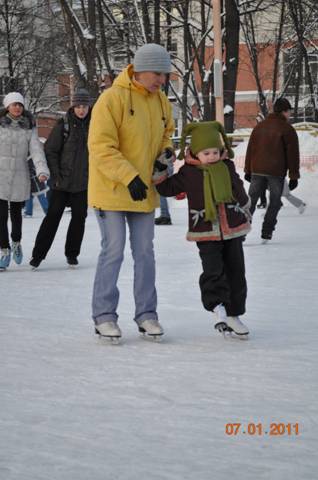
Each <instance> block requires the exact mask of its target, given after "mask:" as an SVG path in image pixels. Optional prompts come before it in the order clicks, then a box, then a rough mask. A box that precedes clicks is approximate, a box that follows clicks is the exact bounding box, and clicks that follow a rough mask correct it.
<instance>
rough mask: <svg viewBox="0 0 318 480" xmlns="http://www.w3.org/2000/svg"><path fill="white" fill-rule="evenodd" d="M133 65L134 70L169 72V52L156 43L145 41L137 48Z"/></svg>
mask: <svg viewBox="0 0 318 480" xmlns="http://www.w3.org/2000/svg"><path fill="white" fill-rule="evenodd" d="M133 65H134V71H135V72H158V73H170V72H171V59H170V54H169V53H168V52H167V50H166V49H165V48H163V47H162V46H161V45H158V44H157V43H146V44H145V45H143V46H142V47H140V48H138V50H137V51H136V53H135V58H134V62H133Z"/></svg>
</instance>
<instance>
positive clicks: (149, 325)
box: [138, 318, 164, 341]
mask: <svg viewBox="0 0 318 480" xmlns="http://www.w3.org/2000/svg"><path fill="white" fill-rule="evenodd" d="M138 328H139V332H140V333H142V334H143V336H148V337H151V338H152V339H153V340H156V341H160V340H161V338H162V335H163V334H164V331H163V328H162V326H161V325H160V323H159V322H158V320H155V319H154V318H152V319H150V320H144V321H143V322H141V323H140V324H139V325H138Z"/></svg>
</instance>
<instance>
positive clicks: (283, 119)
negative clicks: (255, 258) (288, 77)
mask: <svg viewBox="0 0 318 480" xmlns="http://www.w3.org/2000/svg"><path fill="white" fill-rule="evenodd" d="M291 110H292V106H291V104H290V103H289V101H288V100H287V99H285V98H279V99H278V100H276V102H275V103H274V113H271V114H270V115H268V117H267V118H266V119H265V120H264V121H263V122H261V123H259V124H258V125H257V126H256V127H255V128H254V130H253V131H252V134H251V137H250V140H249V144H248V147H247V152H246V158H245V179H246V180H247V181H249V182H251V185H250V189H249V192H248V193H249V196H250V197H251V208H250V211H251V213H252V214H253V213H254V210H255V206H256V203H257V200H258V199H259V197H260V195H261V193H262V191H263V190H264V188H266V184H268V189H269V192H270V196H269V205H268V208H267V211H266V214H265V217H264V221H263V226H262V239H263V240H264V243H266V242H267V241H268V240H271V238H272V235H273V231H274V230H275V225H276V223H277V215H278V212H279V210H280V208H281V206H282V202H281V196H282V192H283V186H284V178H285V176H286V175H287V172H288V174H289V179H290V180H289V189H290V190H294V188H296V187H297V185H298V178H299V176H300V175H299V144H298V136H297V133H296V131H295V129H294V128H293V127H292V126H291V125H290V124H289V123H288V120H289V119H290V115H291Z"/></svg>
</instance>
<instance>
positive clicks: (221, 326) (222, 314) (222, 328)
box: [214, 303, 228, 336]
mask: <svg viewBox="0 0 318 480" xmlns="http://www.w3.org/2000/svg"><path fill="white" fill-rule="evenodd" d="M214 314H215V316H216V320H217V322H216V324H215V325H214V328H215V329H216V330H217V331H218V332H220V333H223V336H225V332H227V331H228V325H227V318H228V317H227V315H226V310H225V307H224V305H222V304H221V303H220V305H217V306H216V307H215V308H214Z"/></svg>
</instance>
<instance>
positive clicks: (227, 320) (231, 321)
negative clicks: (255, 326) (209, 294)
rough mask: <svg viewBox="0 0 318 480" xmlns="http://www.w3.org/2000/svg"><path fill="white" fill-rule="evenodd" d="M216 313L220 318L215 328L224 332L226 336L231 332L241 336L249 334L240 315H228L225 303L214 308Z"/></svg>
mask: <svg viewBox="0 0 318 480" xmlns="http://www.w3.org/2000/svg"><path fill="white" fill-rule="evenodd" d="M214 313H215V315H216V318H217V320H218V321H217V323H216V324H215V325H214V328H215V329H216V330H217V331H218V332H220V333H222V334H223V337H224V338H225V336H226V334H231V333H232V332H233V333H235V334H236V335H238V336H240V338H243V337H245V338H246V337H247V336H248V334H249V331H248V328H247V327H246V326H245V325H244V323H243V322H242V321H241V320H240V319H239V317H228V316H227V314H226V310H225V307H224V305H222V304H220V305H217V307H215V309H214Z"/></svg>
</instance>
